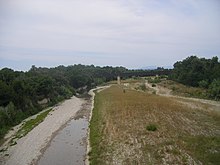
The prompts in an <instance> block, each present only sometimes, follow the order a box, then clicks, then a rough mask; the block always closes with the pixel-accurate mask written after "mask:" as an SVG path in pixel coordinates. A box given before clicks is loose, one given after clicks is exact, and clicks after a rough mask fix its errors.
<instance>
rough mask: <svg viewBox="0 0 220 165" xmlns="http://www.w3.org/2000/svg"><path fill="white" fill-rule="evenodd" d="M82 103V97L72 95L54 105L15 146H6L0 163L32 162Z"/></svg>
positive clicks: (17, 163) (19, 163) (17, 164)
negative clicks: (40, 121) (42, 119)
mask: <svg viewBox="0 0 220 165" xmlns="http://www.w3.org/2000/svg"><path fill="white" fill-rule="evenodd" d="M83 103H84V100H83V99H79V98H76V97H75V96H74V97H72V98H71V99H69V100H66V101H65V102H63V103H62V104H61V105H59V106H57V107H54V108H53V110H52V111H51V112H50V113H49V114H48V116H47V117H46V118H45V120H44V121H43V122H42V123H40V124H39V125H38V126H37V127H35V128H34V129H33V130H32V131H31V132H29V133H28V134H27V135H26V136H24V137H22V138H21V139H19V140H18V141H17V144H16V145H15V146H11V147H9V148H8V150H7V154H9V155H8V156H5V157H4V158H3V159H2V160H1V162H0V164H6V165H29V164H34V162H35V160H37V158H38V157H39V156H40V155H41V154H42V153H41V150H42V149H43V148H45V147H46V146H47V144H48V143H49V141H50V140H51V138H52V137H53V136H54V134H55V133H56V132H57V131H58V130H59V129H60V128H61V127H62V126H63V125H65V124H66V123H67V122H68V121H69V120H70V119H72V118H73V117H74V115H75V113H76V112H77V111H79V110H80V108H81V106H82V104H83Z"/></svg>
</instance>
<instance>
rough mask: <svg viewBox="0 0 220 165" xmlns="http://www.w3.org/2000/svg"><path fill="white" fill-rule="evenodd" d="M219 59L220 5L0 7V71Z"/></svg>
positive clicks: (20, 3) (106, 2)
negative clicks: (189, 59) (2, 69)
mask: <svg viewBox="0 0 220 165" xmlns="http://www.w3.org/2000/svg"><path fill="white" fill-rule="evenodd" d="M191 55H197V56H198V57H205V58H211V57H213V56H217V57H218V58H220V0H0V68H4V67H9V68H12V69H15V70H24V71H26V70H29V69H30V68H31V66H32V65H35V66H37V67H55V66H58V65H65V66H67V65H73V64H79V63H80V64H85V65H90V64H94V65H96V66H97V65H98V66H106V65H108V66H109V65H111V66H124V67H127V68H129V69H136V68H142V67H146V66H165V67H166V66H172V65H173V64H174V63H175V62H176V61H180V60H183V59H185V58H186V57H188V56H191Z"/></svg>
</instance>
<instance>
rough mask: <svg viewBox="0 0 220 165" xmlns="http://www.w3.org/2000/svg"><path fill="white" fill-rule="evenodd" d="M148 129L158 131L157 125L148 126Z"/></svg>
mask: <svg viewBox="0 0 220 165" xmlns="http://www.w3.org/2000/svg"><path fill="white" fill-rule="evenodd" d="M146 129H147V130H148V131H156V130H157V126H156V125H155V124H149V125H147V126H146Z"/></svg>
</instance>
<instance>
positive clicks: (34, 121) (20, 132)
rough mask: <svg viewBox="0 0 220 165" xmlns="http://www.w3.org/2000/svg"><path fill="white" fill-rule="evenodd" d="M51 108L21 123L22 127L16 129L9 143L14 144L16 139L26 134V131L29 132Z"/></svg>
mask: <svg viewBox="0 0 220 165" xmlns="http://www.w3.org/2000/svg"><path fill="white" fill-rule="evenodd" d="M51 110H52V108H50V109H48V110H46V111H44V112H42V113H40V114H39V115H37V116H36V118H34V119H30V120H28V121H26V122H24V123H23V125H22V127H21V128H20V129H19V130H18V131H17V133H16V134H15V135H14V137H13V138H12V139H11V141H10V145H11V146H12V145H16V144H17V142H16V140H17V139H19V138H22V137H23V136H25V135H27V134H28V132H30V131H31V130H32V129H33V128H34V127H36V126H37V125H38V124H40V123H41V122H43V121H44V119H45V118H46V117H47V115H48V113H49V112H50V111H51Z"/></svg>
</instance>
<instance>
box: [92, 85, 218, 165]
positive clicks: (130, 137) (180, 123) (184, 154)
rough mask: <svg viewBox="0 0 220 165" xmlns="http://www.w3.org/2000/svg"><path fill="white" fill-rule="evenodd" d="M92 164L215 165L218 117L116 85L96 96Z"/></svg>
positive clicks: (216, 114)
mask: <svg viewBox="0 0 220 165" xmlns="http://www.w3.org/2000/svg"><path fill="white" fill-rule="evenodd" d="M90 129H91V130H90V131H91V132H90V133H91V134H90V141H91V147H92V151H91V152H90V161H91V164H92V165H93V164H165V163H167V164H193V163H203V164H219V162H220V150H219V148H220V147H219V146H220V133H219V132H220V114H219V112H214V111H208V110H201V109H198V108H190V107H189V106H186V105H185V104H181V103H180V102H178V101H176V100H175V99H174V98H168V97H162V96H158V95H153V94H147V93H143V92H137V91H135V90H126V91H125V92H124V91H123V89H122V88H121V87H119V86H117V85H115V86H112V87H110V88H108V89H106V90H104V91H101V92H100V93H97V94H96V96H95V107H94V110H93V117H92V120H91V125H90Z"/></svg>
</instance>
